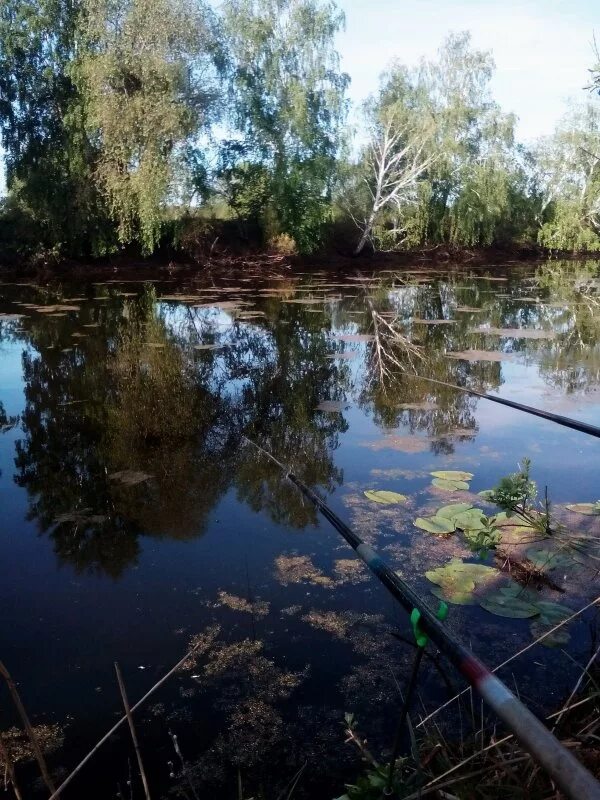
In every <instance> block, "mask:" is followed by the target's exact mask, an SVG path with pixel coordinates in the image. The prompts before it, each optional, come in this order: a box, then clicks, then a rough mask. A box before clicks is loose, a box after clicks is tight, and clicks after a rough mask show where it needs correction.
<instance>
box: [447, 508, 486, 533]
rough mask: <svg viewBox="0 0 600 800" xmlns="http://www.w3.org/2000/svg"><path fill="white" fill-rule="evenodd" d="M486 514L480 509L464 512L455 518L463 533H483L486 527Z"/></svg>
mask: <svg viewBox="0 0 600 800" xmlns="http://www.w3.org/2000/svg"><path fill="white" fill-rule="evenodd" d="M485 521H486V519H485V514H484V513H483V511H480V510H479V509H478V508H471V509H469V510H468V511H463V512H461V513H460V514H458V515H457V516H456V517H455V518H454V522H455V524H456V527H457V528H460V529H461V530H463V531H482V530H483V529H484V528H485V527H486V525H485Z"/></svg>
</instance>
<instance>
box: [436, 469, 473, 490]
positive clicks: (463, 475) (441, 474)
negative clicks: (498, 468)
mask: <svg viewBox="0 0 600 800" xmlns="http://www.w3.org/2000/svg"><path fill="white" fill-rule="evenodd" d="M430 474H431V475H433V480H432V481H431V483H432V484H433V485H434V486H437V488H438V489H444V491H447V492H456V491H458V490H463V491H467V490H468V489H469V481H470V480H471V478H472V477H473V473H472V472H464V470H459V469H448V470H437V471H435V472H431V473H430Z"/></svg>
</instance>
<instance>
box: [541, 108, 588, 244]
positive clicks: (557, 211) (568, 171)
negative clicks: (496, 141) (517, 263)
mask: <svg viewBox="0 0 600 800" xmlns="http://www.w3.org/2000/svg"><path fill="white" fill-rule="evenodd" d="M537 179H538V182H539V186H540V192H541V195H542V209H541V215H540V225H541V227H540V231H539V241H540V244H542V245H543V246H544V247H548V248H550V249H554V250H573V251H578V250H600V103H599V102H598V101H591V100H590V101H589V102H588V103H587V104H586V105H584V106H579V107H575V108H573V109H572V110H571V111H570V113H568V114H567V115H566V116H565V117H564V119H563V120H562V121H561V123H560V124H559V126H558V128H557V130H556V131H555V133H554V134H553V135H552V136H550V137H547V138H546V139H543V140H542V141H541V142H540V143H539V145H538V149H537Z"/></svg>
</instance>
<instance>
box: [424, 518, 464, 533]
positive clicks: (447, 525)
mask: <svg viewBox="0 0 600 800" xmlns="http://www.w3.org/2000/svg"><path fill="white" fill-rule="evenodd" d="M414 524H415V525H416V526H417V528H421V530H424V531H427V532H428V533H434V534H435V535H436V536H444V535H445V534H447V533H454V530H455V527H456V526H455V525H454V522H452V520H449V519H446V518H445V517H417V519H416V520H415V522H414Z"/></svg>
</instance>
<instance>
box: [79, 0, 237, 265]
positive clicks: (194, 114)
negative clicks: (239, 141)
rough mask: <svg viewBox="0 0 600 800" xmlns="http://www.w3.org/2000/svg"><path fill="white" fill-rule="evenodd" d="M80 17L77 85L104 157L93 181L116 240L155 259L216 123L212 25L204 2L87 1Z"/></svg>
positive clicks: (217, 56)
mask: <svg viewBox="0 0 600 800" xmlns="http://www.w3.org/2000/svg"><path fill="white" fill-rule="evenodd" d="M83 8H84V13H83V22H82V31H83V47H82V49H81V53H80V57H79V59H78V64H77V76H78V86H79V88H80V90H81V93H82V96H83V97H84V99H85V108H86V120H87V126H88V130H89V132H90V135H91V137H92V139H93V141H94V142H95V143H96V146H97V149H98V159H97V164H96V172H95V177H96V180H97V182H98V184H99V186H100V187H101V189H102V191H103V193H104V194H105V196H106V198H107V201H108V204H109V207H110V211H111V214H112V216H113V218H114V220H115V222H116V223H117V226H118V236H119V240H120V241H121V242H123V243H126V242H130V241H132V240H137V241H139V242H140V243H141V245H142V248H143V249H144V251H145V252H151V251H152V250H153V249H154V247H155V246H156V244H157V242H158V240H159V237H160V233H161V224H162V221H163V217H164V210H165V207H166V206H167V204H175V205H180V204H183V203H185V200H186V198H187V197H188V196H189V194H190V193H193V190H194V186H190V184H193V183H194V180H193V179H194V176H195V175H198V174H199V173H198V170H197V166H198V163H199V162H198V149H197V147H196V146H195V145H196V142H197V138H198V136H199V135H200V133H201V131H203V130H205V129H206V128H207V127H208V126H209V124H210V123H211V122H212V121H213V119H214V118H215V116H216V112H217V103H216V100H217V97H218V71H219V68H220V67H221V66H222V52H221V50H220V48H219V46H218V36H217V33H216V21H215V17H214V15H213V14H212V12H211V11H210V10H209V9H208V8H207V7H206V6H205V5H204V4H203V3H202V2H201V0H83ZM200 160H201V159H200Z"/></svg>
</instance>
